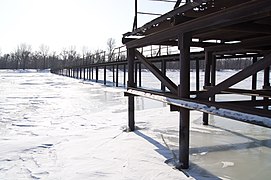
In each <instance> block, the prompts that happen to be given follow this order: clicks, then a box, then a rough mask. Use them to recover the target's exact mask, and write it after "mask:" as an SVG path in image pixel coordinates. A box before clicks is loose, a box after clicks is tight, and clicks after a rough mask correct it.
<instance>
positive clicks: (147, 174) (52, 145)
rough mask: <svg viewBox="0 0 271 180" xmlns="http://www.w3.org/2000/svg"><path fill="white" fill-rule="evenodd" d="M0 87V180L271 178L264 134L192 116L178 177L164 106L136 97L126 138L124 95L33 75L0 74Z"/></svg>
mask: <svg viewBox="0 0 271 180" xmlns="http://www.w3.org/2000/svg"><path fill="white" fill-rule="evenodd" d="M174 73H176V72H173V71H172V72H168V74H169V76H170V77H172V78H173V79H174V77H175V75H174ZM219 73H223V72H218V77H220V76H219V75H221V76H222V74H219ZM224 73H228V74H230V73H234V72H232V71H229V72H224ZM147 74H148V72H144V73H143V76H144V77H143V78H145V80H146V79H147V78H148V76H147ZM108 76H110V74H109V75H108ZM147 80H148V79H147ZM149 81H150V82H153V80H152V79H151V78H150V79H149ZM0 82H1V86H0V135H1V136H0V146H1V148H0V179H65V180H66V179H255V178H257V179H268V178H269V177H271V172H270V168H271V163H270V162H271V150H270V148H271V139H270V137H271V136H270V135H271V131H270V130H269V129H266V128H261V127H257V126H253V125H249V124H243V123H240V122H235V121H229V120H227V119H224V118H221V117H214V116H212V117H211V120H210V124H211V125H210V126H203V125H201V113H199V112H196V111H192V112H191V140H190V142H191V147H190V160H191V161H190V164H191V166H190V169H189V170H187V171H185V173H183V172H181V171H178V170H176V169H174V167H173V166H172V165H171V162H172V158H173V157H174V154H176V155H177V154H178V113H176V112H170V111H169V107H168V106H166V104H163V103H160V102H156V101H152V100H148V99H144V98H142V97H137V98H136V108H137V111H136V126H137V129H138V130H137V131H135V132H130V133H127V132H126V131H125V129H126V125H127V121H128V120H127V99H126V97H124V96H123V92H124V89H122V88H112V87H105V86H103V85H101V84H97V83H93V82H90V81H81V80H76V79H71V78H67V77H62V76H57V75H53V74H50V73H46V72H43V73H41V72H39V73H37V72H34V71H27V72H26V71H11V70H10V71H7V70H2V71H0ZM192 86H193V85H192ZM157 87H159V84H157ZM187 175H189V176H190V177H187Z"/></svg>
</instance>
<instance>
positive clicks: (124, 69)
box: [123, 64, 126, 86]
mask: <svg viewBox="0 0 271 180" xmlns="http://www.w3.org/2000/svg"><path fill="white" fill-rule="evenodd" d="M123 85H124V86H125V85H126V65H125V64H124V65H123Z"/></svg>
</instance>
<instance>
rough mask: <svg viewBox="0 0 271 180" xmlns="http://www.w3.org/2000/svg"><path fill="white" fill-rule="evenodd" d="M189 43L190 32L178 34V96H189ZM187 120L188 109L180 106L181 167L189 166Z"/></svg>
mask: <svg viewBox="0 0 271 180" xmlns="http://www.w3.org/2000/svg"><path fill="white" fill-rule="evenodd" d="M190 43H191V36H190V34H181V35H180V36H179V50H180V66H181V67H180V86H179V97H180V98H190ZM189 121H190V120H189V109H186V108H180V125H179V126H180V127H179V163H180V168H182V169H187V168H188V167H189Z"/></svg>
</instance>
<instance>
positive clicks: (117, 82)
mask: <svg viewBox="0 0 271 180" xmlns="http://www.w3.org/2000/svg"><path fill="white" fill-rule="evenodd" d="M116 87H119V65H118V64H117V65H116Z"/></svg>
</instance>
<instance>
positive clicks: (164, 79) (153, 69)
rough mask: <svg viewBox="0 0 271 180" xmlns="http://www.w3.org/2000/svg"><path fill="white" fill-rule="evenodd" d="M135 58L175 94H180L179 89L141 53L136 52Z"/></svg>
mask: <svg viewBox="0 0 271 180" xmlns="http://www.w3.org/2000/svg"><path fill="white" fill-rule="evenodd" d="M135 56H136V57H137V58H138V59H139V60H140V61H141V62H142V63H143V64H144V65H145V66H146V67H147V68H148V69H149V70H150V71H151V72H152V73H153V74H154V75H155V76H156V77H157V78H158V79H159V80H160V81H161V82H162V83H163V84H164V85H165V86H166V87H167V88H168V89H169V90H170V91H171V92H172V93H173V94H176V95H177V94H178V87H177V86H176V84H174V83H173V82H172V81H171V80H170V79H169V78H168V77H167V76H166V75H164V74H163V73H162V72H161V71H160V70H159V69H158V68H157V67H156V66H154V65H153V64H152V63H151V62H150V61H148V60H147V59H146V58H145V57H144V56H143V55H142V54H141V53H140V52H139V51H137V50H136V51H135Z"/></svg>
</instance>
